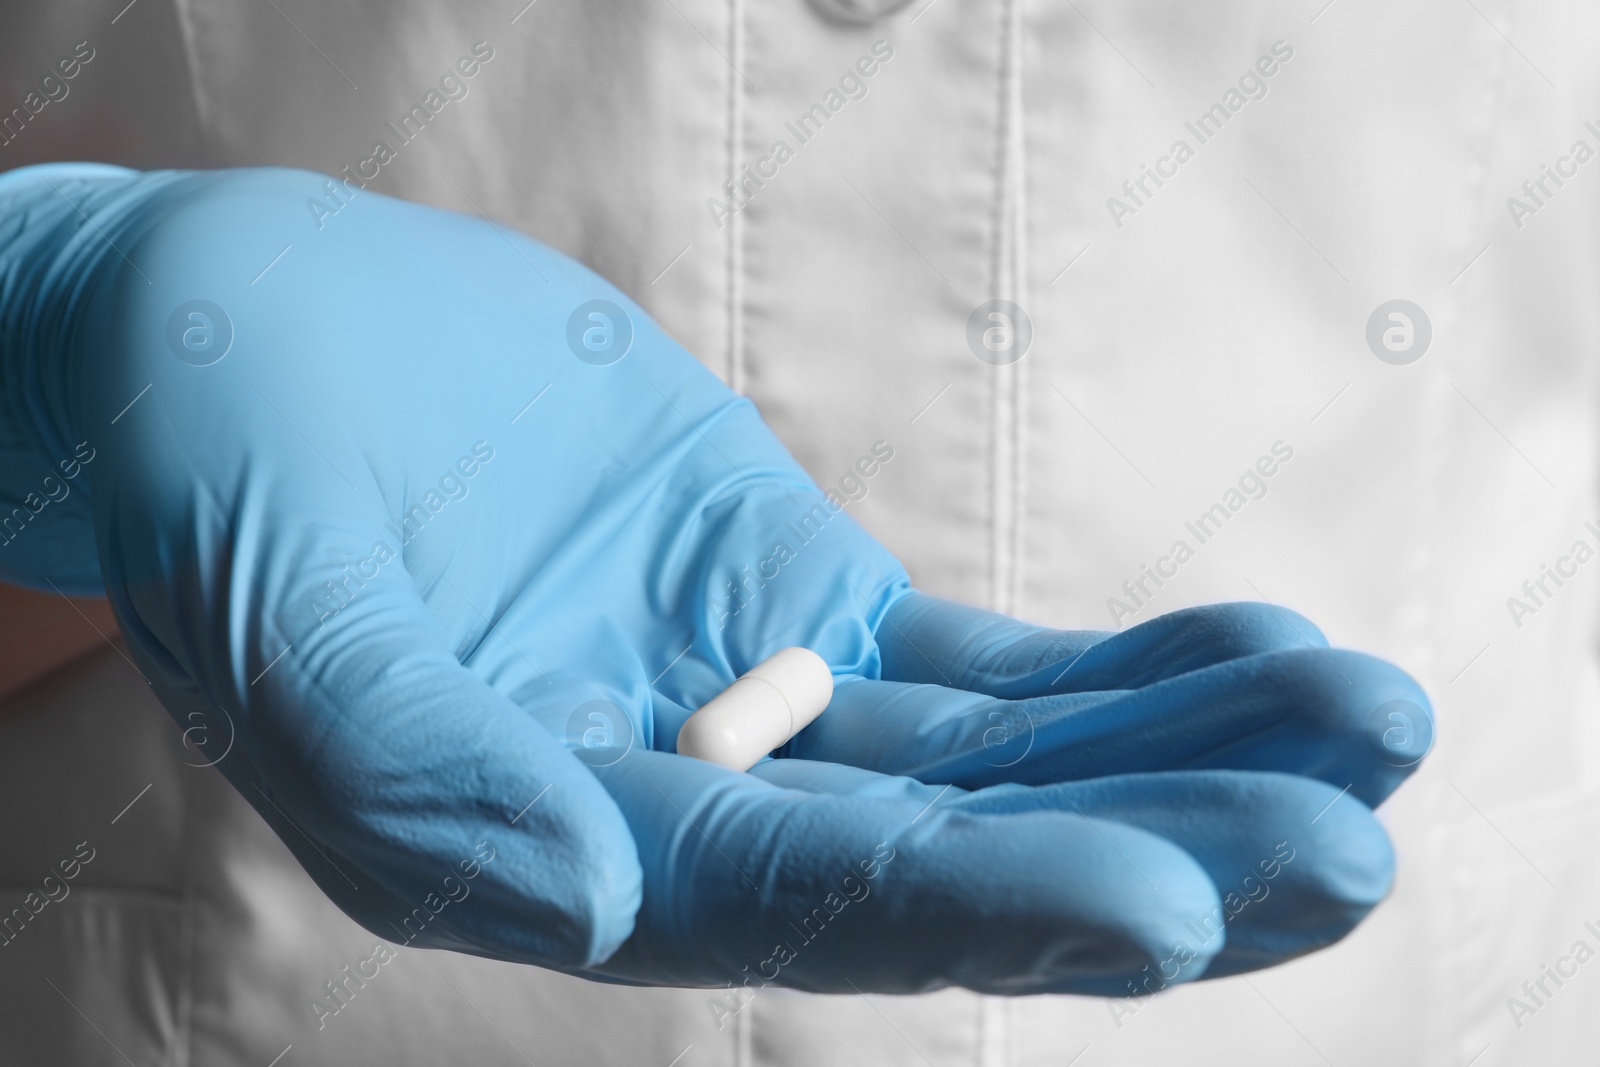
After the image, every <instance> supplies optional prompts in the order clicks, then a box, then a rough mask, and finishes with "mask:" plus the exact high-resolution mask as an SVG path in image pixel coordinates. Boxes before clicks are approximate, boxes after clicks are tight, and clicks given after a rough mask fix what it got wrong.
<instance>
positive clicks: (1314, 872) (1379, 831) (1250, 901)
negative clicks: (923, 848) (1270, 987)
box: [940, 771, 1394, 995]
mask: <svg viewBox="0 0 1600 1067" xmlns="http://www.w3.org/2000/svg"><path fill="white" fill-rule="evenodd" d="M940 804H941V805H944V804H949V805H950V806H952V807H953V808H955V809H957V810H962V811H972V812H986V813H1010V812H1019V811H1038V810H1064V811H1073V812H1078V813H1081V814H1082V815H1083V816H1084V817H1086V818H1091V819H1095V820H1115V821H1116V822H1119V823H1123V824H1126V825H1129V826H1137V827H1139V828H1141V829H1144V830H1148V831H1150V832H1151V833H1155V834H1159V835H1161V836H1162V837H1164V838H1166V839H1167V840H1169V841H1171V842H1173V843H1174V844H1176V845H1178V846H1180V847H1181V848H1183V850H1184V851H1185V852H1187V853H1188V854H1189V855H1191V856H1193V857H1194V859H1195V860H1196V861H1197V862H1198V863H1199V864H1200V865H1201V867H1203V868H1204V869H1205V871H1206V873H1207V874H1208V875H1209V876H1210V878H1211V880H1212V881H1213V882H1214V883H1215V884H1216V886H1217V890H1218V893H1219V895H1220V898H1221V899H1220V901H1219V903H1218V904H1217V905H1216V906H1214V907H1211V908H1209V909H1208V910H1206V911H1205V912H1204V913H1201V914H1196V915H1192V916H1190V918H1189V920H1188V921H1187V922H1186V923H1185V924H1184V929H1183V931H1182V932H1181V933H1180V936H1179V938H1178V940H1177V941H1176V942H1175V943H1174V944H1173V945H1171V946H1169V952H1168V954H1167V955H1166V956H1165V957H1164V958H1163V960H1162V962H1161V964H1160V965H1159V966H1157V967H1155V968H1152V969H1151V970H1150V971H1148V972H1145V973H1144V974H1142V975H1141V976H1140V977H1139V978H1138V979H1137V980H1136V981H1135V982H1134V983H1133V985H1132V987H1130V988H1129V989H1128V990H1127V992H1129V993H1134V994H1137V995H1144V994H1146V993H1152V992H1155V991H1157V990H1158V989H1160V988H1162V987H1163V986H1164V985H1166V984H1169V983H1170V982H1171V981H1172V980H1173V979H1174V978H1175V977H1176V975H1174V973H1173V972H1174V971H1177V970H1179V969H1187V968H1188V967H1190V966H1191V965H1192V960H1193V959H1197V958H1200V957H1201V956H1202V955H1204V953H1205V951H1206V950H1207V949H1208V948H1209V947H1210V946H1211V943H1212V941H1213V939H1215V938H1217V937H1219V936H1220V937H1222V940H1223V946H1222V949H1221V951H1220V952H1218V953H1216V955H1215V958H1214V959H1212V960H1211V962H1210V965H1209V966H1207V967H1206V969H1205V977H1207V978H1219V977H1224V976H1226V975H1231V974H1239V973H1241V972H1244V971H1252V970H1257V969H1259V968H1262V967H1271V966H1274V965H1276V964H1279V963H1283V962H1286V961H1288V960H1291V959H1294V958H1296V957H1298V956H1303V955H1305V954H1306V953H1308V952H1314V951H1316V950H1317V949H1320V948H1324V947H1326V946H1328V945H1331V944H1333V943H1334V942H1336V941H1338V940H1340V939H1341V938H1343V937H1344V936H1345V935H1346V934H1348V933H1349V932H1350V931H1351V930H1352V929H1354V928H1355V926H1356V924H1357V923H1359V922H1360V921H1361V920H1362V919H1364V918H1365V917H1366V916H1367V914H1368V913H1369V912H1370V911H1371V910H1372V909H1373V908H1374V907H1375V906H1376V905H1377V904H1378V903H1379V902H1380V901H1381V900H1383V898H1384V897H1385V896H1386V895H1388V892H1389V889H1390V887H1391V885H1392V884H1393V881H1394V850H1393V848H1392V846H1391V845H1390V843H1389V838H1388V835H1387V834H1386V833H1385V832H1384V830H1383V827H1382V826H1381V825H1380V824H1379V823H1378V821H1377V819H1376V818H1374V817H1373V815H1372V812H1371V810H1370V809H1369V808H1367V807H1366V806H1365V805H1364V804H1362V803H1361V802H1360V801H1358V800H1356V799H1354V798H1353V797H1350V796H1347V795H1344V794H1343V793H1342V792H1341V791H1340V790H1338V789H1335V788H1334V787H1332V786H1328V785H1325V784H1323V783H1321V782H1314V781H1311V780H1310V779H1307V778H1301V777H1298V776H1295V775H1285V774H1270V773H1260V772H1253V771H1174V772H1169V773H1164V774H1134V775H1119V776H1117V777H1111V778H1097V779H1094V780H1091V781H1084V782H1069V783H1066V784H1063V785H1059V786H1051V787H1044V788H1028V787H1024V786H997V787H994V788H991V789H983V790H978V791H976V792H972V793H963V794H960V795H954V794H953V793H952V795H950V796H947V797H945V798H943V799H941V801H940Z"/></svg>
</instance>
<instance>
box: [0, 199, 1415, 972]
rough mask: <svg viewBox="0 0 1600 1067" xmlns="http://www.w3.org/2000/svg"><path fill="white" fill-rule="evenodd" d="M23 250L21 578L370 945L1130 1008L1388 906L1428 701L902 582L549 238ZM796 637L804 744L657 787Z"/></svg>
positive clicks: (7, 485) (37, 242)
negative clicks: (139, 693)
mask: <svg viewBox="0 0 1600 1067" xmlns="http://www.w3.org/2000/svg"><path fill="white" fill-rule="evenodd" d="M315 205H320V210H319V208H318V207H317V206H315ZM0 226H4V227H10V228H11V229H10V231H9V232H11V234H12V239H11V241H9V242H8V243H7V244H6V245H5V248H6V251H5V252H4V253H0V258H3V260H4V263H3V264H0V266H3V267H4V270H0V278H3V279H5V283H4V288H3V289H0V359H3V364H4V365H3V367H0V374H3V377H0V405H3V408H0V457H3V458H5V459H6V462H5V463H4V464H3V473H0V494H3V495H4V498H5V503H6V506H7V510H9V508H10V507H11V506H12V505H13V504H19V503H23V498H24V496H25V494H26V493H27V492H28V491H29V490H30V489H31V487H32V486H33V483H34V482H35V481H36V480H37V479H38V478H39V476H40V475H41V474H42V472H43V471H44V470H46V469H50V470H56V469H57V468H58V467H59V471H60V473H61V474H64V473H65V471H66V470H67V468H66V467H65V466H62V465H60V461H62V460H64V459H70V458H71V457H73V455H74V450H75V449H76V448H77V447H78V446H79V445H80V443H83V444H85V445H86V447H88V448H89V449H91V450H92V453H93V458H92V459H91V460H89V461H86V462H85V461H82V460H81V457H80V460H79V461H77V462H78V464H79V465H78V467H77V469H76V470H74V478H73V479H72V480H71V488H72V490H73V491H71V492H69V493H68V494H67V495H65V496H62V497H60V498H59V499H57V498H56V497H55V496H54V495H52V501H53V502H52V503H50V504H48V506H46V507H43V508H41V509H39V510H38V512H37V514H33V515H32V517H31V518H25V519H23V520H22V525H21V526H20V527H19V532H18V533H16V534H15V535H14V536H13V537H12V538H11V539H10V540H8V541H7V543H6V544H5V545H4V547H0V568H3V571H0V573H3V576H4V577H6V578H7V579H8V580H12V581H18V582H22V583H24V584H30V585H34V586H36V587H44V588H54V589H56V590H58V591H61V592H68V593H84V592H94V591H99V590H100V589H102V588H103V589H104V591H105V593H106V594H107V595H108V596H109V597H110V598H111V601H112V604H113V607H114V610H115V611H116V614H117V617H118V620H119V622H120V623H121V625H122V628H123V632H124V633H125V635H126V636H127V640H128V643H129V646H130V649H131V650H132V653H133V657H134V659H135V661H136V662H137V663H138V665H139V667H140V669H141V670H142V671H143V672H144V673H145V674H146V675H147V676H148V677H149V679H150V681H151V683H152V684H153V685H154V686H155V689H156V691H157V693H158V694H159V696H160V698H161V700H162V702H163V703H164V704H165V705H166V707H167V708H168V709H169V710H170V712H171V713H172V715H173V717H174V718H175V719H176V721H177V722H178V723H179V725H180V726H182V727H184V728H185V729H186V731H188V733H186V737H187V738H188V739H189V740H190V742H191V743H192V744H193V745H194V746H195V747H196V748H197V749H198V750H199V751H200V752H202V753H203V754H204V756H205V757H206V760H207V761H208V762H209V761H215V762H216V765H217V766H218V767H219V768H220V769H221V770H222V772H223V773H224V774H226V775H227V776H228V778H229V780H230V781H231V782H232V783H233V784H234V785H235V786H236V787H237V788H238V789H239V791H240V792H241V793H242V794H243V795H244V796H245V797H246V798H247V799H249V800H250V802H251V803H252V804H253V805H254V806H255V808H256V810H257V811H259V812H260V814H261V816H262V817H263V818H264V819H266V821H267V822H268V823H269V824H270V825H271V826H272V827H273V829H274V830H275V831H276V832H277V833H278V835H279V836H280V837H281V838H282V839H283V840H284V842H285V843H286V844H287V845H288V846H289V848H290V849H291V850H293V851H294V853H295V855H296V857H297V858H298V859H299V861H300V862H301V864H302V865H303V866H304V867H305V869H306V870H307V871H308V872H309V873H310V874H311V876H312V877H313V878H315V879H316V880H317V882H318V884H319V885H320V886H321V887H322V888H323V890H324V891H325V892H327V894H328V895H329V896H330V897H331V898H332V899H333V900H334V901H336V902H337V903H338V904H339V906H340V907H341V908H343V909H344V910H345V911H346V912H347V913H348V914H349V915H350V916H352V917H353V918H354V919H356V920H357V921H358V922H360V923H361V924H362V925H364V926H365V927H366V928H367V929H369V930H371V931H373V932H374V933H376V934H378V935H380V936H382V937H385V938H388V939H390V940H395V941H403V942H407V943H411V944H415V945H426V946H433V947H446V948H451V949H457V950H461V951H465V952H471V953H476V954H479V955H484V956H490V957H495V958H500V959H506V960H514V961H521V962H527V963H535V964H539V965H543V966H546V967H552V968H556V969H559V970H563V971H566V972H569V973H572V974H579V975H583V976H586V977H590V978H596V979H600V980H608V981H619V982H630V983H642V984H676V985H702V986H722V985H724V984H729V983H731V984H735V985H759V984H763V983H765V982H768V981H771V982H775V983H777V984H782V985H788V986H794V987H799V988H804V989H811V990H828V991H844V992H849V991H852V990H861V991H872V990H881V991H895V992H909V991H918V990H929V989H936V988H939V987H941V986H945V985H950V984H957V985H962V986H967V987H969V988H972V989H977V990H983V991H990V992H999V993H1033V992H1047V991H1055V992H1085V993H1098V994H1118V993H1128V992H1144V991H1146V990H1150V989H1152V988H1154V986H1153V985H1152V983H1155V985H1164V984H1166V983H1169V982H1179V981H1187V980H1190V979H1193V978H1196V977H1199V976H1200V975H1202V974H1210V975H1216V974H1223V973H1232V972H1236V971H1240V970H1245V969H1249V968H1253V967H1259V966H1264V965H1267V964H1271V963H1274V962H1277V961H1279V960H1283V959H1287V958H1290V957H1292V956H1295V955H1299V954H1301V953H1304V952H1307V951H1310V950H1312V949H1315V948H1317V947H1320V946H1322V945H1326V944H1328V943H1330V942H1332V941H1334V940H1336V939H1338V938H1339V937H1341V936H1343V935H1344V934H1345V933H1346V932H1347V931H1348V930H1349V929H1350V928H1351V927H1352V926H1353V925H1354V924H1355V923H1356V922H1357V921H1359V919H1360V918H1361V917H1362V916H1363V915H1364V914H1365V913H1366V912H1367V911H1368V910H1369V909H1370V908H1371V907H1372V906H1373V905H1374V904H1375V903H1376V902H1377V901H1378V900H1379V899H1380V898H1381V897H1382V896H1383V895H1384V893H1385V892H1386V891H1387V888H1388V886H1389V883H1390V879H1391V874H1392V857H1391V853H1390V849H1389V845H1388V842H1387V839H1386V837H1385V835H1384V833H1383V831H1382V829H1381V828H1380V827H1379V825H1378V823H1377V822H1376V821H1375V820H1374V818H1373V817H1372V814H1371V812H1370V810H1369V806H1371V805H1375V804H1376V803H1378V802H1379V801H1380V800H1382V799H1383V798H1384V797H1385V796H1386V795H1387V794H1388V793H1389V792H1390V791H1391V790H1392V789H1393V788H1394V787H1395V786H1396V785H1397V784H1398V782H1399V781H1400V780H1401V779H1402V778H1403V777H1404V775H1405V774H1406V773H1408V770H1409V768H1408V767H1407V766H1402V765H1400V764H1405V763H1408V762H1411V761H1412V759H1413V757H1414V754H1413V753H1411V752H1410V751H1409V750H1407V751H1402V752H1401V755H1402V756H1403V757H1405V758H1402V759H1396V758H1394V756H1395V753H1394V752H1393V751H1391V749H1390V748H1386V747H1385V737H1386V735H1385V733H1384V729H1385V728H1386V727H1387V726H1388V722H1387V720H1385V719H1382V718H1379V719H1376V720H1375V719H1374V713H1375V711H1376V710H1377V709H1380V708H1381V707H1384V706H1388V705H1389V704H1390V703H1391V702H1395V701H1400V702H1405V703H1403V704H1399V705H1395V706H1399V707H1414V708H1415V709H1416V711H1417V714H1418V715H1419V716H1421V717H1423V718H1426V716H1427V711H1426V708H1427V701H1426V698H1425V697H1424V696H1423V694H1422V693H1421V692H1420V690H1419V689H1418V688H1417V686H1416V685H1415V684H1414V683H1413V682H1412V681H1411V680H1410V679H1409V678H1407V677H1406V676H1405V675H1404V674H1403V673H1401V672H1400V671H1398V670H1396V669H1395V668H1393V667H1391V666H1388V665H1387V664H1384V663H1382V662H1380V661H1377V660H1374V659H1371V658H1369V657H1366V656H1362V655H1358V654H1355V653H1351V652H1341V651H1335V650H1332V649H1328V648H1327V647H1326V643H1325V642H1324V641H1323V639H1322V637H1321V635H1320V634H1319V633H1318V632H1317V631H1316V630H1315V628H1314V627H1312V626H1311V625H1310V624H1309V623H1307V622H1306V621H1305V620H1303V619H1301V618H1299V617H1298V616H1294V615H1292V614H1290V613H1289V612H1286V611H1283V610H1280V609H1276V608H1272V607H1267V606H1262V605H1248V604H1239V605H1223V606H1219V607H1215V608H1205V609H1196V610H1191V611H1185V612H1179V613H1176V614H1174V615H1169V616H1165V617H1163V618H1159V619H1156V620H1153V621H1151V622H1149V623H1146V624H1144V625H1141V626H1137V627H1134V628H1132V629H1130V630H1128V631H1127V632H1124V633H1121V634H1117V635H1109V634H1103V633H1066V632H1056V631H1046V630H1040V629H1037V628H1034V627H1030V626H1025V625H1023V624H1021V623H1017V622H1014V621H1012V620H1009V619H1004V618H1001V617H999V616H994V615H991V614H989V613H986V612H979V611H976V610H973V609H968V608H963V607H960V606H957V605H953V604H948V603H945V602H941V601H938V600H935V599H933V598H930V597H927V596H923V595H920V594H918V593H916V592H914V591H913V590H912V589H911V588H910V583H909V581H908V579H907V576H906V574H905V572H904V570H903V569H902V567H901V566H900V564H899V563H898V562H897V561H896V560H895V559H894V558H893V557H892V556H891V555H890V554H889V553H888V552H886V551H885V550H884V549H883V548H882V547H881V546H879V545H878V544H877V543H876V542H875V541H874V540H873V539H872V538H871V537H869V536H868V535H867V534H866V533H865V532H864V531H863V530H862V529H861V528H860V527H859V526H858V525H857V524H856V523H855V522H854V521H853V520H852V519H851V518H850V517H849V516H848V515H847V514H844V513H842V512H840V511H839V510H838V509H837V508H836V507H834V506H833V505H832V504H830V502H829V501H828V500H826V499H825V497H824V496H823V494H822V493H821V492H820V491H819V490H818V489H817V487H816V486H815V485H814V484H813V483H812V481H811V480H810V479H809V478H808V477H807V476H806V475H805V474H804V472H803V471H802V470H801V469H800V468H799V467H798V466H797V465H796V464H795V463H794V461H793V460H792V459H791V458H790V457H789V455H788V454H787V453H786V452H785V451H784V449H783V448H782V447H781V446H780V445H779V444H778V442H777V441H776V440H775V439H774V438H773V437H772V435H771V433H770V432H769V431H768V430H767V429H766V428H765V426H764V425H763V424H762V422H761V420H760V418H759V416H758V415H757V413H756V411H755V409H754V408H753V406H752V405H751V404H750V403H749V402H748V401H746V400H743V399H741V398H739V397H737V396H735V395H733V394H732V393H730V392H729V391H728V390H727V389H726V388H724V387H723V386H722V385H721V384H720V383H719V382H718V381H717V380H716V378H715V377H713V376H712V375H711V374H710V373H709V372H708V371H706V370H705V369H704V368H703V367H701V366H700V364H698V363H697V362H696V361H695V360H694V359H693V358H691V357H690V356H689V355H688V354H687V353H686V352H684V351H683V349H682V348H680V347H679V346H678V345H677V344H675V343H674V342H672V341H671V340H670V339H669V338H668V337H666V336H665V335H664V334H663V333H662V332H661V330H660V329H659V328H658V327H657V326H656V325H655V324H654V323H653V322H652V321H651V320H650V319H649V318H648V317H647V316H646V315H645V314H644V313H643V312H642V311H641V310H640V309H639V308H638V307H637V306H635V305H634V304H633V303H632V302H631V301H629V300H628V299H627V298H626V297H625V296H623V295H622V294H621V293H620V292H618V291H617V290H616V289H614V288H612V287H611V286H609V285H608V284H606V283H605V282H604V281H602V280H601V279H599V278H597V277H596V276H594V275H593V274H591V273H590V272H588V271H587V270H585V269H583V268H582V267H580V266H579V265H577V264H576V263H573V262H572V261H570V260H568V259H566V258H564V257H562V256H560V255H558V254H556V253H554V252H552V251H551V250H549V249H547V248H544V247H542V246H541V245H539V244H537V243H535V242H533V241H530V240H528V239H526V238H523V237H521V236H518V235H516V234H514V233H511V232H509V231H507V230H506V229H505V228H503V227H498V226H494V225H492V224H489V223H487V222H485V221H481V220H480V219H478V218H473V217H469V216H463V215H457V214H452V213H447V212H442V211H438V210H433V209H430V208H426V207H421V206H417V205H413V204H408V203H404V202H400V201H395V200H391V199H387V198H385V197H382V196H379V195H378V194H376V193H373V192H371V191H356V190H354V188H353V187H339V186H335V185H333V184H332V183H329V182H327V181H326V180H325V179H324V178H322V177H321V176H319V175H313V174H308V173H304V172H299V171H290V170H277V169H262V170H243V171H230V172H218V173H173V172H166V173H150V174H143V175H140V174H135V173H133V172H127V171H121V170H117V169H114V168H86V169H80V170H76V171H74V170H71V169H67V170H62V169H47V170H43V171H37V170H36V171H32V172H21V173H19V174H16V175H13V176H11V177H10V178H8V179H0ZM0 232H5V231H0ZM596 302H599V303H596ZM24 457H25V458H26V459H27V462H19V460H20V459H21V458H24ZM26 506H27V508H28V510H29V511H30V512H32V510H33V506H32V505H31V504H28V505H26ZM91 545H92V546H93V547H94V549H96V552H94V553H91V551H90V546H91ZM788 645H803V646H805V647H807V648H810V649H813V650H814V651H816V652H817V653H819V654H820V655H821V656H822V657H823V658H824V659H825V660H826V661H827V662H828V663H829V664H830V666H831V667H832V669H833V671H834V673H835V676H836V680H837V690H836V696H835V698H834V700H833V703H832V705H831V706H830V708H829V710H828V711H827V712H825V713H824V714H823V716H822V718H821V719H820V720H819V721H818V722H817V723H816V724H815V725H813V726H812V727H811V728H810V729H808V730H807V731H805V732H804V733H802V734H801V735H800V736H799V737H797V738H796V739H795V740H794V741H793V742H791V743H790V744H789V745H788V746H786V749H785V750H784V751H782V752H780V754H779V755H780V757H781V758H777V759H773V760H769V761H766V762H764V763H762V764H760V765H758V766H757V767H756V768H755V769H754V770H753V771H752V772H751V773H750V774H739V773H734V772H731V771H727V770H725V769H722V768H720V767H716V766H713V765H711V764H707V763H702V762H699V761H696V760H692V759H689V758H686V757H681V756H678V755H676V754H674V752H673V744H674V739H675V737H676V734H677V731H678V728H679V726H680V725H681V724H682V723H683V721H684V720H685V719H686V718H687V717H688V715H689V714H690V711H691V710H692V709H694V708H696V707H698V706H700V705H701V704H703V703H704V702H706V701H707V700H709V699H710V698H711V697H713V696H715V695H716V694H717V693H719V692H720V691H721V690H722V689H724V688H725V687H726V686H728V685H729V684H730V683H731V682H732V681H733V680H734V678H735V677H737V676H738V675H739V674H740V673H742V672H743V671H745V670H747V669H748V668H750V667H751V666H753V665H754V664H756V663H757V662H759V661H760V660H762V659H764V658H766V657H767V656H768V655H770V654H771V653H772V652H774V651H776V650H777V649H779V648H782V647H785V646H788ZM1375 723H1376V725H1375ZM1418 725H1419V726H1421V725H1425V724H1418ZM1241 902H1242V903H1241ZM1157 975H1159V978H1158V977H1156V976H1157Z"/></svg>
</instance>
